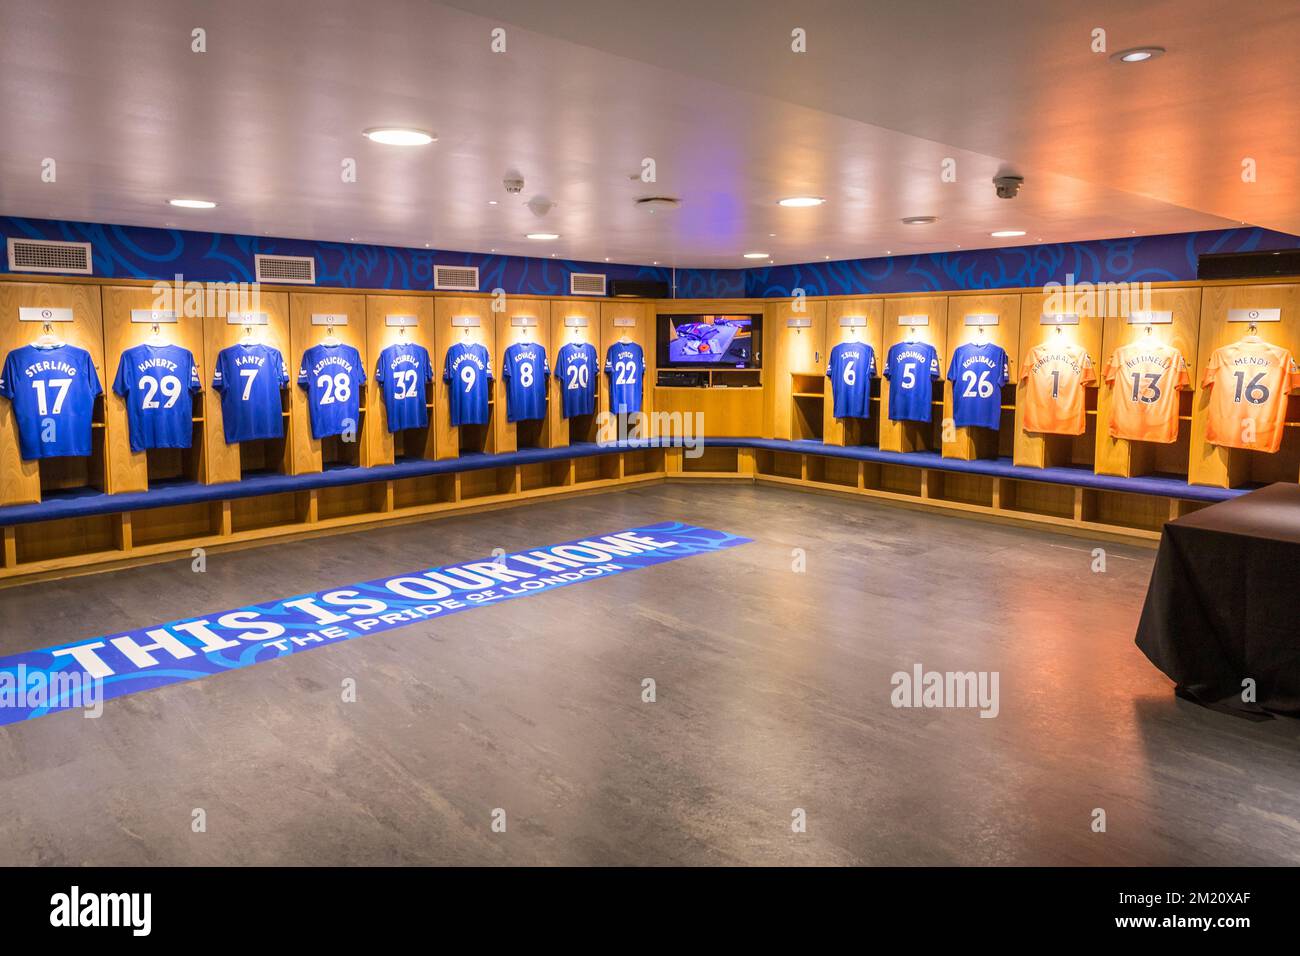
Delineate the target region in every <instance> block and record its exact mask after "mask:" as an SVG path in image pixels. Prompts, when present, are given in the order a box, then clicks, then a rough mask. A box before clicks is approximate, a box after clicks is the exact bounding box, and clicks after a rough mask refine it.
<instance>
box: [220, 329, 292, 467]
mask: <svg viewBox="0 0 1300 956" xmlns="http://www.w3.org/2000/svg"><path fill="white" fill-rule="evenodd" d="M288 384H289V371H288V369H286V368H285V367H284V356H283V355H281V354H280V350H279V349H277V348H273V347H272V346H270V345H243V344H240V345H232V346H230V348H227V349H222V350H221V352H220V353H219V354H218V355H217V367H216V369H215V370H214V371H213V373H212V388H213V389H214V390H215V391H216V392H217V394H218V395H220V396H221V417H222V419H223V422H224V428H225V433H226V444H227V445H237V444H239V442H241V441H256V440H257V439H259V438H283V437H284V409H283V407H282V406H281V403H280V390H281V389H282V388H284V387H285V386H286V385H288Z"/></svg>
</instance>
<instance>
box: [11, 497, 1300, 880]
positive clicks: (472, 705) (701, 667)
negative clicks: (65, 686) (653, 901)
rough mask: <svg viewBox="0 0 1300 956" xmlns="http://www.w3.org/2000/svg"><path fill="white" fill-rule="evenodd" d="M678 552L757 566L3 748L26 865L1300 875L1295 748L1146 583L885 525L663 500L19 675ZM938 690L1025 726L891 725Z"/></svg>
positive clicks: (140, 617) (464, 630) (621, 592)
mask: <svg viewBox="0 0 1300 956" xmlns="http://www.w3.org/2000/svg"><path fill="white" fill-rule="evenodd" d="M665 519H681V520H684V521H691V522H695V523H698V524H703V525H706V526H709V527H713V528H720V529H723V530H727V531H731V532H735V533H738V534H742V535H745V536H748V537H751V538H753V539H754V543H752V544H748V545H744V546H742V547H738V548H734V549H731V550H729V551H726V552H721V553H717V554H710V555H700V556H696V557H691V558H687V559H683V560H679V561H675V562H671V563H668V564H663V565H660V566H657V567H653V568H647V569H643V570H638V571H633V572H630V573H627V574H623V575H620V576H618V577H613V578H609V579H604V580H599V581H593V582H587V583H583V584H579V585H575V586H573V587H568V588H563V589H559V590H556V591H553V592H548V593H545V594H541V595H534V596H530V597H526V598H522V599H520V600H516V601H511V602H509V603H507V604H502V605H497V606H492V607H485V608H479V609H475V610H472V611H469V612H466V613H463V614H459V615H457V616H455V617H451V618H447V619H444V620H441V621H438V622H437V623H423V624H415V625H412V626H409V627H406V628H403V629H399V630H394V631H389V632H387V633H383V634H375V635H371V636H368V637H363V638H360V639H357V640H353V641H351V642H349V643H346V644H341V645H337V646H332V647H327V648H321V649H319V650H315V651H312V652H311V653H309V654H302V655H297V656H295V657H293V658H290V659H285V660H279V661H273V662H270V663H266V664H260V665H257V666H255V667H251V668H248V669H245V670H242V671H235V672H232V673H229V674H224V675H220V676H216V677H210V678H207V679H204V680H201V681H197V682H193V683H189V684H183V685H176V686H172V687H169V688H164V689H161V690H157V691H152V692H148V693H143V694H138V695H135V696H132V697H126V698H120V699H117V700H114V701H109V702H108V704H107V705H106V706H107V708H108V709H107V712H106V713H105V715H104V716H103V717H102V718H101V719H99V720H86V719H84V718H83V717H82V716H81V715H79V714H77V713H60V714H54V715H51V716H48V717H44V718H40V719H38V720H34V721H30V722H27V723H24V724H19V725H13V726H9V727H3V728H0V864H29V863H39V864H55V863H58V864H81V863H85V864H161V863H166V864H279V863H285V864H361V863H394V864H400V863H439V864H444V863H445V864H469V863H486V864H498V863H515V864H550V863H560V864H715V863H717V864H752V863H763V864H975V865H983V864H1121V865H1134V864H1256V863H1284V864H1295V863H1300V721H1290V720H1279V721H1273V722H1271V723H1267V724H1255V723H1249V722H1246V721H1244V720H1240V719H1237V718H1233V717H1229V716H1224V715H1220V714H1216V713H1211V712H1208V711H1204V710H1201V709H1199V708H1196V707H1194V706H1192V705H1189V704H1186V703H1182V702H1179V701H1177V700H1175V698H1174V697H1173V694H1172V693H1171V687H1170V684H1169V682H1168V681H1167V680H1166V679H1165V678H1164V677H1163V676H1162V675H1161V674H1159V673H1158V672H1156V671H1155V670H1154V669H1153V668H1152V667H1151V666H1150V665H1149V664H1148V663H1147V661H1146V659H1145V658H1143V657H1142V655H1141V653H1140V652H1139V651H1138V650H1137V649H1136V648H1135V647H1134V645H1133V631H1134V627H1135V624H1136V621H1137V616H1138V611H1139V608H1140V607H1141V602H1142V596H1143V593H1144V591H1145V588H1146V583H1147V579H1148V576H1149V574H1150V570H1151V563H1152V558H1153V553H1152V552H1150V551H1147V550H1143V549H1138V548H1129V547H1125V546H1122V545H1108V546H1107V552H1108V562H1107V565H1108V567H1107V572H1106V573H1105V574H1095V573H1093V572H1092V571H1091V570H1090V565H1091V563H1092V555H1091V553H1090V549H1091V548H1092V547H1093V546H1094V545H1093V543H1091V542H1088V541H1085V540H1082V539H1078V538H1070V537H1065V536H1055V535H1049V534H1045V533H1042V532H1039V531H1033V530H1020V529H1013V528H1006V527H1001V526H996V525H990V524H986V523H982V522H977V521H970V520H963V519H959V518H950V517H945V516H940V515H931V514H924V513H919V512H913V511H908V510H903V509H898V508H892V507H888V506H885V505H877V504H874V503H869V502H859V501H844V500H840V499H837V498H831V497H826V496H820V495H810V494H804V493H800V492H796V491H787V490H784V489H766V488H754V487H747V486H739V485H706V486H699V485H681V484H677V485H663V486H655V487H650V488H646V489H641V490H633V491H622V492H618V493H614V494H608V495H599V496H592V497H586V498H579V499H570V500H567V501H557V502H551V503H543V504H537V505H532V506H530V507H528V508H526V509H516V510H509V511H503V512H496V513H489V514H482V515H470V516H464V517H458V518H451V519H446V520H441V521H436V522H430V523H425V524H418V525H407V526H403V527H398V528H389V529H383V530H379V531H370V532H364V533H359V534H353V535H346V536H338V537H331V538H324V539H318V540H315V541H306V542H298V543H294V544H287V545H280V546H274V547H266V548H262V549H258V550H251V551H243V552H237V553H231V554H225V555H212V556H211V557H210V559H209V566H208V571H207V573H206V574H194V573H192V572H191V570H190V566H189V562H188V561H185V562H176V563H171V564H164V565H156V566H153V567H147V568H139V569H134V570H128V571H122V572H117V573H113V574H104V575H97V576H93V577H84V578H79V579H73V580H68V581H63V582H53V583H48V584H40V585H34V586H29V587H25V588H19V589H11V590H7V591H0V653H2V654H10V653H14V652H18V651H22V650H26V649H30V648H34V647H43V646H48V645H51V644H55V643H58V642H62V641H66V640H73V639H77V638H80V637H87V636H97V635H100V634H106V633H112V632H114V631H118V630H124V629H127V628H130V627H137V626H141V625H145V624H153V623H160V622H164V621H168V620H174V619H178V618H182V617H186V616H190V615H193V614H197V613H202V612H208V611H219V610H225V609H229V608H236V607H239V606H242V605H245V604H250V603H255V602H259V601H265V600H268V599H273V598H282V597H287V596H291V595H294V594H298V593H302V592H306V591H314V590H316V589H318V588H323V587H328V586H332V585H336V584H337V585H343V584H348V583H352V582H356V581H364V580H368V579H371V578H376V577H380V576H383V575H385V574H390V573H395V572H401V571H408V570H416V569H420V568H425V567H431V566H435V565H439V564H449V563H455V562H459V561H464V560H469V559H472V558H477V557H482V556H484V555H487V554H489V553H490V552H491V551H492V549H493V548H496V547H501V548H505V549H506V550H507V551H514V550H522V549H525V548H531V547H536V546H541V545H546V544H552V543H557V542H561V541H567V540H572V539H575V538H580V537H584V536H587V535H590V534H592V533H597V532H609V531H616V530H620V529H623V528H628V527H633V526H636V525H639V524H646V523H650V522H654V521H660V520H665ZM796 548H798V549H803V550H804V552H805V553H806V559H807V570H806V572H805V573H802V574H800V573H795V572H794V571H792V569H791V565H792V560H793V557H792V552H793V550H794V549H796ZM915 663H921V664H923V665H924V666H925V668H927V669H932V670H976V671H997V672H999V674H1000V690H1001V713H1000V715H999V716H998V717H997V718H995V719H982V718H980V717H978V716H977V714H976V713H975V712H974V711H970V710H902V709H895V708H893V707H892V706H891V704H890V691H891V687H890V676H891V675H892V674H893V673H894V672H895V671H899V670H910V669H911V668H912V666H913V664H915ZM349 677H351V678H354V679H355V680H356V681H357V687H358V699H357V701H356V702H355V703H344V702H343V700H342V694H341V690H340V688H341V685H342V682H343V681H344V679H345V678H349ZM645 677H652V678H653V679H654V680H655V681H656V684H657V691H658V694H657V696H658V700H657V702H655V703H643V702H642V701H641V680H642V679H643V678H645ZM495 808H503V809H504V810H505V811H506V823H507V827H506V832H505V833H494V832H493V831H492V828H491V822H492V817H491V814H492V812H493V810H494V809H495ZM796 808H802V809H803V810H804V811H805V812H806V816H807V830H806V832H805V833H799V834H796V833H793V832H792V831H791V819H792V816H791V814H792V812H793V811H795V810H796ZM1097 808H1100V809H1102V810H1104V811H1105V814H1106V831H1105V832H1104V833H1097V832H1093V829H1092V822H1093V812H1094V810H1095V809H1097ZM196 809H202V810H203V811H204V813H205V814H206V820H207V830H206V832H204V833H194V832H192V828H191V820H192V818H193V816H192V815H193V813H194V811H195V810H196Z"/></svg>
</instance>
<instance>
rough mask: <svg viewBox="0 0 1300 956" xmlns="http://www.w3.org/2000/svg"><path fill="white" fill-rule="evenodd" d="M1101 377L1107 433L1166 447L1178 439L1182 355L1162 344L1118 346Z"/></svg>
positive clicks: (1185, 377)
mask: <svg viewBox="0 0 1300 956" xmlns="http://www.w3.org/2000/svg"><path fill="white" fill-rule="evenodd" d="M1102 378H1104V379H1105V380H1106V381H1107V382H1110V383H1111V384H1112V385H1113V386H1114V388H1113V390H1112V392H1111V396H1110V434H1111V436H1112V437H1114V438H1125V439H1128V440H1129V441H1152V442H1161V443H1163V444H1168V443H1169V442H1171V441H1175V440H1176V439H1177V438H1178V389H1180V388H1186V387H1187V384H1188V382H1189V378H1188V375H1187V362H1185V361H1184V360H1183V354H1182V353H1181V352H1179V351H1178V349H1176V348H1174V347H1173V346H1172V345H1165V344H1164V343H1163V342H1145V343H1144V342H1134V343H1132V344H1130V345H1121V346H1120V347H1119V348H1117V349H1116V350H1115V351H1114V353H1113V354H1112V355H1111V357H1110V361H1109V362H1107V363H1106V369H1105V371H1104V372H1102Z"/></svg>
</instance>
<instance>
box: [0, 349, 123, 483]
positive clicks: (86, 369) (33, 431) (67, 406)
mask: <svg viewBox="0 0 1300 956" xmlns="http://www.w3.org/2000/svg"><path fill="white" fill-rule="evenodd" d="M102 392H103V388H102V387H101V386H100V384H99V375H98V374H97V373H96V372H95V363H94V361H93V360H92V359H91V357H90V353H89V352H87V351H86V350H85V349H79V348H77V347H76V346H75V345H55V346H41V345H24V346H23V347H22V348H20V349H14V350H13V351H12V352H10V353H9V356H8V358H6V359H5V365H4V371H3V372H0V395H3V396H4V397H5V398H7V399H9V401H10V402H12V403H13V407H14V419H15V421H16V423H17V425H18V448H19V452H20V453H21V454H22V456H23V458H24V460H27V461H32V460H34V459H37V458H62V457H65V456H71V457H85V456H86V455H89V454H90V422H91V419H92V417H93V416H94V414H95V398H96V397H97V396H98V395H99V394H100V393H102Z"/></svg>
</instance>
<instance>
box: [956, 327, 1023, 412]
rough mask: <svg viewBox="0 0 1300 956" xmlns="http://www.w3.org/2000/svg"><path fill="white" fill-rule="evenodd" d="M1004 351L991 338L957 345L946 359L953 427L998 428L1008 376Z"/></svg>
mask: <svg viewBox="0 0 1300 956" xmlns="http://www.w3.org/2000/svg"><path fill="white" fill-rule="evenodd" d="M1009 366H1010V362H1009V360H1008V358H1007V353H1006V350H1005V349H1004V348H1002V346H1000V345H995V344H994V343H992V342H967V343H966V344H965V345H959V346H957V351H955V352H953V353H952V361H951V362H949V363H948V381H950V382H952V423H953V425H954V426H955V427H957V428H971V427H975V428H998V427H999V426H1000V425H1001V424H1002V386H1003V385H1005V384H1007V381H1008V380H1009V379H1010V377H1011V372H1010V368H1009Z"/></svg>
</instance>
